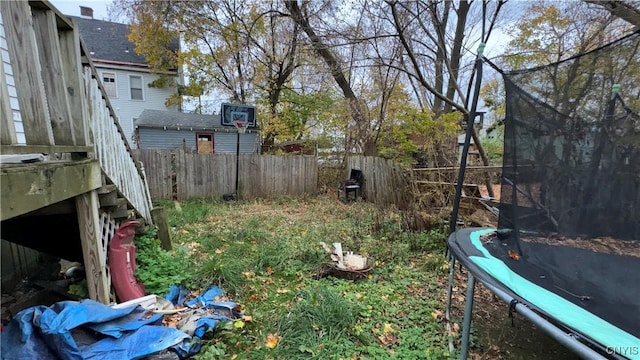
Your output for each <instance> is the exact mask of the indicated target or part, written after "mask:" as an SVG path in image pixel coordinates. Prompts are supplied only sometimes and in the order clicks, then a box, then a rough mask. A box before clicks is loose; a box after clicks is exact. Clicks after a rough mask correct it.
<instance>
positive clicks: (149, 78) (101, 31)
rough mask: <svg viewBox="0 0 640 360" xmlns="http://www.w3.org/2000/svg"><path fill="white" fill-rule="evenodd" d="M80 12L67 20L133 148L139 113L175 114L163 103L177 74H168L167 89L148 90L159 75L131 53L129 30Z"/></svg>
mask: <svg viewBox="0 0 640 360" xmlns="http://www.w3.org/2000/svg"><path fill="white" fill-rule="evenodd" d="M81 10H82V14H83V15H85V16H83V17H76V16H71V18H72V19H73V21H75V22H76V23H77V24H78V28H79V30H80V37H81V39H82V41H83V42H84V45H85V47H86V49H87V50H88V51H89V54H90V55H89V56H90V57H91V60H92V61H93V64H94V65H95V67H96V69H97V70H98V73H99V74H100V77H101V80H102V84H103V85H104V88H105V90H106V92H107V96H108V97H109V101H110V102H111V105H112V106H113V108H114V109H115V112H116V115H117V116H118V121H119V122H120V126H121V127H122V130H123V131H124V132H125V134H126V136H127V140H128V142H129V144H130V145H131V147H133V148H136V147H137V144H136V143H135V142H134V141H133V134H134V126H133V122H134V120H135V119H136V118H138V116H139V115H140V113H142V111H143V110H145V109H153V110H169V111H176V112H177V111H179V108H178V106H172V107H167V106H165V101H166V99H167V98H168V97H169V96H170V95H171V94H173V93H175V92H176V84H177V83H179V73H178V71H175V72H172V73H170V74H169V75H170V76H173V77H175V79H174V80H175V81H172V82H169V83H172V84H170V85H165V86H164V87H162V88H158V87H150V86H149V84H150V83H151V82H153V81H154V80H157V79H158V78H159V75H157V74H152V73H151V72H150V70H149V65H148V64H147V62H146V61H145V58H144V57H143V56H140V55H137V54H136V53H135V52H134V45H133V44H132V43H131V42H129V39H128V35H129V32H130V31H129V26H128V25H126V24H119V23H114V22H108V21H102V20H96V19H93V11H92V10H91V9H89V8H84V9H81ZM174 46H175V49H176V50H177V49H178V48H179V41H177V39H176V41H175V43H174Z"/></svg>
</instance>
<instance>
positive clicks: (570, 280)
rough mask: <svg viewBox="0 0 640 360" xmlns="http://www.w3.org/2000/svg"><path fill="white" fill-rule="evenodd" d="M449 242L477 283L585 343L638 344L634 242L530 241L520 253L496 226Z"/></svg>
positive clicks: (639, 266)
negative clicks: (496, 290) (497, 290)
mask: <svg viewBox="0 0 640 360" xmlns="http://www.w3.org/2000/svg"><path fill="white" fill-rule="evenodd" d="M612 244H615V246H611V245H612ZM448 245H449V248H450V250H451V251H452V253H453V254H454V256H455V257H456V258H457V259H459V260H460V261H461V262H462V264H463V265H464V266H465V267H467V268H468V269H469V271H471V273H472V274H474V276H476V277H477V278H478V279H479V280H481V281H483V282H486V283H489V284H491V285H493V286H496V287H498V288H500V289H504V290H505V291H506V292H507V293H509V294H510V295H512V296H513V297H514V298H515V299H517V300H519V301H521V302H523V303H525V304H527V305H528V306H530V307H532V308H533V309H535V310H537V311H539V312H542V313H543V314H545V315H547V316H549V317H551V318H553V319H554V320H555V321H557V322H559V323H561V324H562V325H564V326H566V327H568V328H570V329H572V330H574V331H575V332H577V333H579V334H581V335H582V336H583V337H585V338H587V339H588V340H590V341H593V342H595V343H596V344H600V345H602V346H604V347H611V348H615V349H618V348H621V347H624V346H629V349H630V350H633V349H637V348H638V346H640V296H639V295H640V281H638V271H639V270H640V253H638V250H640V242H638V241H635V242H634V241H626V242H621V241H617V240H616V241H607V239H598V240H597V241H596V240H590V241H585V240H582V241H581V240H580V239H577V240H576V239H564V238H561V239H553V238H549V239H544V238H539V237H538V238H536V237H531V238H529V239H526V238H524V239H522V241H520V250H521V251H519V250H518V248H517V246H515V241H514V240H513V239H510V238H509V237H506V238H504V239H503V238H500V237H498V236H497V235H496V233H495V229H487V228H482V229H480V228H475V229H464V230H460V231H457V232H454V233H453V234H451V236H450V237H449V241H448ZM520 252H521V253H520ZM636 254H637V256H636ZM623 355H626V356H629V355H628V354H623ZM633 355H634V354H631V356H630V357H631V358H632V359H636V358H640V356H638V357H634V356H633Z"/></svg>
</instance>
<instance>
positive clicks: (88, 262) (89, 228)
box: [76, 190, 110, 304]
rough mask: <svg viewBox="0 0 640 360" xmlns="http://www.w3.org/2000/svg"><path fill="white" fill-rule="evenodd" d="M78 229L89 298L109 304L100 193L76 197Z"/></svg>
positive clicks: (92, 192) (91, 192)
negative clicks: (99, 210) (101, 225)
mask: <svg viewBox="0 0 640 360" xmlns="http://www.w3.org/2000/svg"><path fill="white" fill-rule="evenodd" d="M76 207H77V210H78V227H79V230H80V241H81V243H82V257H83V259H84V268H85V271H86V276H87V287H88V289H89V297H90V298H91V299H92V300H95V301H98V302H101V303H103V304H108V303H109V293H110V289H109V281H108V277H107V267H106V264H107V261H106V260H107V259H106V255H105V253H104V251H103V249H104V247H105V244H103V243H102V242H103V239H102V229H101V227H100V214H99V212H98V209H99V207H100V200H99V199H98V191H97V190H92V191H89V192H87V193H84V194H81V195H78V196H76Z"/></svg>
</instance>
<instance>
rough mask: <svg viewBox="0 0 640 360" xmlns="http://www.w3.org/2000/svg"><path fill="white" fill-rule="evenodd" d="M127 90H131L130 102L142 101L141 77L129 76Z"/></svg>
mask: <svg viewBox="0 0 640 360" xmlns="http://www.w3.org/2000/svg"><path fill="white" fill-rule="evenodd" d="M129 89H130V90H131V100H144V97H143V96H142V76H133V75H130V76H129Z"/></svg>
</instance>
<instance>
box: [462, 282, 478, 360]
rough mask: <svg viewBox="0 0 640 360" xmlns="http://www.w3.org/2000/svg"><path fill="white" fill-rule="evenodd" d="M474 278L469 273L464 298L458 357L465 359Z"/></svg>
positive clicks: (469, 328)
mask: <svg viewBox="0 0 640 360" xmlns="http://www.w3.org/2000/svg"><path fill="white" fill-rule="evenodd" d="M475 285H476V278H475V277H474V276H473V275H472V274H471V273H469V279H468V280H467V295H466V297H465V300H464V320H463V322H462V344H461V349H460V359H461V360H466V359H467V354H468V353H469V335H470V334H471V317H472V315H473V293H474V290H475Z"/></svg>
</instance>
